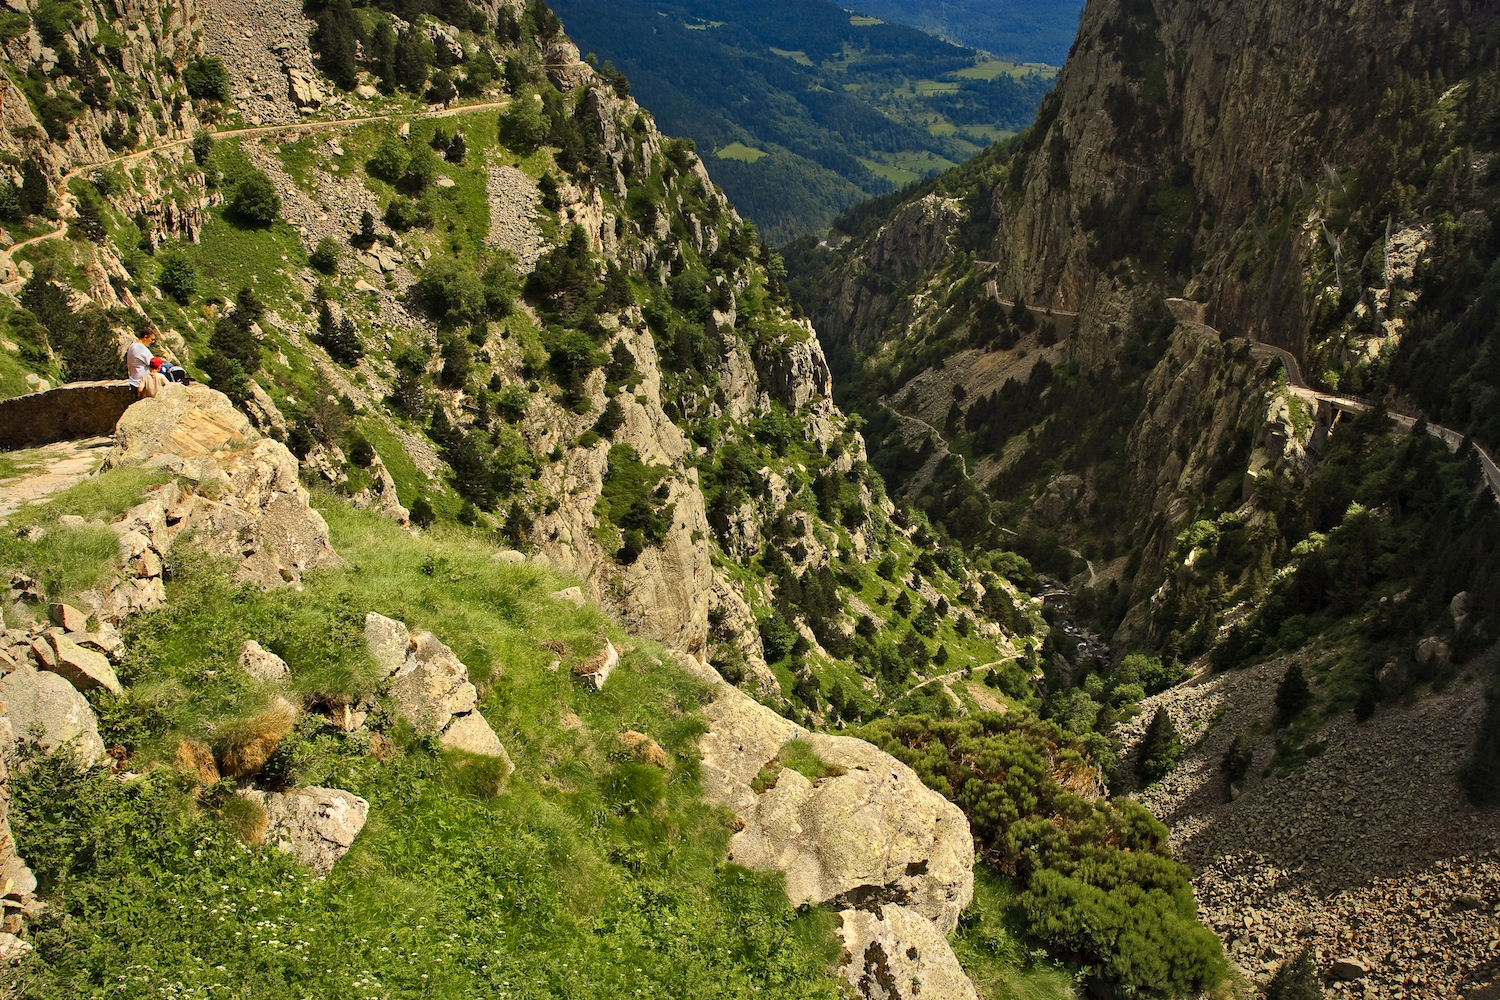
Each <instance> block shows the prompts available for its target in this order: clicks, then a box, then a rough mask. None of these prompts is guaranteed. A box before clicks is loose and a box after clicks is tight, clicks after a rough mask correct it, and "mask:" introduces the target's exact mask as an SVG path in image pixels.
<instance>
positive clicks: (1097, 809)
mask: <svg viewBox="0 0 1500 1000" xmlns="http://www.w3.org/2000/svg"><path fill="white" fill-rule="evenodd" d="M858 735H859V736H861V737H863V738H864V739H867V740H869V741H871V742H872V743H874V744H875V745H876V746H878V747H880V748H881V749H883V750H885V751H886V752H888V753H890V754H892V755H894V756H895V757H897V758H898V759H900V760H901V761H903V762H904V763H906V764H907V765H909V766H910V767H911V768H912V769H913V770H915V771H916V772H917V775H918V776H919V777H920V778H921V779H922V781H923V782H924V783H925V784H926V785H927V786H928V787H930V788H932V789H934V790H936V791H938V792H940V793H941V794H942V795H944V796H945V797H947V798H948V799H950V800H952V801H953V802H954V803H955V804H956V805H958V806H959V808H961V809H962V810H963V811H964V815H965V816H967V817H968V820H969V826H970V829H971V831H972V832H973V834H974V837H975V842H976V845H977V846H978V848H979V849H980V851H981V853H982V854H983V856H984V857H985V858H986V859H987V860H989V861H990V862H991V863H992V864H994V866H995V867H996V868H997V869H998V870H999V871H1001V872H1003V873H1005V874H1006V875H1008V876H1010V877H1011V878H1014V879H1015V880H1016V881H1017V882H1018V883H1019V884H1020V885H1022V886H1024V888H1025V891H1024V892H1023V893H1022V894H1021V896H1020V897H1019V900H1018V902H1019V905H1020V907H1021V909H1022V911H1023V912H1024V914H1025V916H1026V920H1027V930H1028V932H1029V933H1030V934H1031V935H1032V936H1034V937H1035V938H1036V939H1038V940H1039V941H1041V942H1042V943H1044V944H1045V945H1046V947H1047V949H1048V951H1049V953H1051V954H1052V955H1053V956H1055V957H1057V958H1062V959H1066V960H1068V961H1071V962H1076V963H1079V964H1080V965H1084V966H1088V967H1091V968H1093V969H1094V970H1096V971H1097V973H1098V974H1099V975H1101V976H1102V977H1103V978H1105V979H1107V980H1109V981H1110V982H1112V983H1114V984H1116V985H1117V986H1120V987H1124V988H1125V989H1126V990H1127V991H1135V992H1145V993H1189V992H1195V991H1203V990H1207V989H1209V988H1211V987H1213V986H1214V985H1216V984H1217V983H1218V982H1219V981H1220V979H1221V978H1222V976H1223V972H1224V959H1223V955H1222V952H1221V949H1220V946H1219V941H1218V938H1216V937H1215V936H1214V934H1213V933H1212V932H1211V931H1209V930H1208V929H1206V928H1205V927H1203V926H1202V925H1201V924H1199V923H1198V922H1197V918H1196V912H1197V911H1196V907H1195V905H1194V902H1193V893H1192V883H1191V881H1190V879H1189V875H1190V873H1189V872H1188V870H1187V869H1186V868H1185V867H1183V866H1182V865H1179V864H1176V863H1175V862H1173V861H1172V859H1171V857H1170V853H1169V848H1168V841H1167V830H1166V827H1164V826H1162V825H1161V824H1160V823H1159V822H1157V821H1156V819H1155V818H1154V817H1152V816H1151V814H1150V813H1148V812H1147V811H1146V810H1145V808H1144V807H1143V806H1141V805H1140V804H1139V803H1137V802H1134V801H1132V800H1130V799H1119V800H1107V799H1098V800H1095V801H1090V800H1088V799H1086V798H1082V797H1080V796H1078V795H1076V794H1074V793H1073V792H1070V791H1068V790H1067V789H1066V788H1065V787H1064V785H1063V779H1066V778H1070V777H1073V776H1077V775H1080V774H1084V773H1088V772H1090V771H1092V770H1093V768H1092V766H1091V764H1090V762H1089V761H1088V759H1087V756H1086V754H1085V752H1084V748H1083V745H1082V743H1081V742H1080V741H1079V740H1078V739H1076V738H1075V737H1072V736H1070V735H1069V734H1067V733H1065V732H1064V731H1063V730H1061V729H1059V728H1058V727H1057V726H1056V725H1054V724H1052V723H1050V722H1046V721H1043V720H1040V719H1037V718H1036V717H1035V716H1032V715H1031V714H1030V713H1025V712H1014V713H1006V714H998V713H980V714H975V715H971V716H968V717H966V718H963V719H948V720H934V719H932V718H930V717H927V716H903V717H901V718H897V719H882V720H880V721H878V722H875V723H872V724H870V725H868V726H866V727H864V728H863V729H861V730H859V732H858Z"/></svg>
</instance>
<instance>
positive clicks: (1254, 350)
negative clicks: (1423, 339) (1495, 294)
mask: <svg viewBox="0 0 1500 1000" xmlns="http://www.w3.org/2000/svg"><path fill="white" fill-rule="evenodd" d="M1195 307H1197V308H1195ZM1167 308H1168V309H1170V310H1171V311H1172V314H1173V315H1174V316H1176V317H1177V321H1178V322H1179V323H1181V324H1182V325H1183V326H1190V327H1193V328H1194V329H1198V330H1202V331H1204V332H1205V333H1211V334H1213V335H1214V336H1215V337H1217V338H1219V339H1221V340H1222V339H1223V334H1221V333H1220V332H1219V331H1218V330H1216V329H1214V328H1213V327H1211V326H1209V325H1208V324H1207V323H1204V322H1202V320H1201V319H1198V318H1196V317H1197V316H1199V315H1201V305H1200V303H1196V302H1188V301H1186V300H1184V299H1168V300H1167ZM1250 353H1251V354H1253V355H1255V356H1256V357H1259V358H1276V359H1279V360H1280V361H1281V363H1282V366H1283V367H1284V368H1285V369H1286V384H1287V388H1288V389H1289V390H1290V391H1291V393H1292V395H1294V396H1297V397H1299V398H1301V399H1305V400H1308V401H1310V402H1315V403H1316V402H1324V403H1327V404H1329V405H1330V406H1334V407H1337V408H1338V409H1340V410H1343V411H1345V412H1347V413H1363V412H1364V411H1366V410H1370V409H1374V407H1375V405H1376V404H1374V403H1371V402H1370V401H1369V400H1365V399H1359V398H1357V397H1354V396H1341V395H1339V394H1338V393H1334V392H1325V391H1323V390H1321V389H1314V388H1313V387H1312V386H1310V385H1308V384H1307V379H1306V378H1305V377H1304V376H1303V374H1302V365H1301V364H1299V363H1298V361H1297V359H1296V357H1295V356H1293V355H1292V353H1291V352H1290V351H1287V350H1283V349H1282V348H1280V347H1276V346H1274V345H1272V344H1265V343H1261V342H1260V341H1257V340H1252V341H1251V342H1250ZM1387 416H1389V417H1390V418H1391V420H1392V422H1394V423H1395V424H1396V425H1397V426H1398V427H1400V428H1402V429H1403V430H1408V431H1409V430H1411V429H1412V428H1413V427H1415V426H1416V423H1417V418H1416V417H1413V416H1409V415H1408V414H1405V413H1391V412H1389V411H1387ZM1427 433H1428V434H1431V435H1432V436H1433V437H1435V438H1438V439H1439V440H1441V441H1442V442H1443V443H1444V444H1446V445H1447V446H1448V450H1449V451H1457V450H1458V448H1459V446H1460V445H1461V444H1463V440H1464V436H1463V434H1461V433H1460V432H1458V431H1456V430H1454V429H1453V428H1451V427H1444V426H1442V425H1441V424H1434V423H1428V424H1427ZM1469 443H1470V444H1471V445H1473V447H1474V454H1475V455H1476V456H1477V457H1478V458H1479V467H1480V468H1481V469H1482V470H1483V471H1484V481H1485V484H1486V485H1488V486H1489V489H1490V493H1491V494H1492V495H1493V496H1494V497H1495V499H1496V501H1500V467H1497V466H1496V465H1495V459H1494V457H1493V456H1492V455H1491V454H1490V453H1489V452H1488V451H1486V450H1485V449H1484V448H1483V447H1481V446H1480V445H1479V443H1478V442H1477V441H1470V442H1469Z"/></svg>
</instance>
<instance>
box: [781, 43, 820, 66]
mask: <svg viewBox="0 0 1500 1000" xmlns="http://www.w3.org/2000/svg"><path fill="white" fill-rule="evenodd" d="M771 51H772V52H774V53H776V54H777V55H778V56H781V58H783V59H790V60H791V61H792V62H794V63H796V64H797V65H798V66H811V65H812V64H813V61H812V60H811V59H809V58H808V57H807V53H806V52H804V51H802V50H801V49H778V48H777V47H776V46H774V45H773V46H771Z"/></svg>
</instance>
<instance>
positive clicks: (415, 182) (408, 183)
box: [400, 143, 438, 194]
mask: <svg viewBox="0 0 1500 1000" xmlns="http://www.w3.org/2000/svg"><path fill="white" fill-rule="evenodd" d="M437 172H438V158H437V154H435V153H433V151H432V147H431V146H428V145H426V144H425V143H417V144H416V145H415V146H413V147H412V150H411V155H410V156H409V157H408V158H407V161H406V169H405V170H403V171H402V172H401V182H400V183H401V187H402V188H404V189H405V190H407V191H411V192H413V193H414V194H420V193H421V192H423V191H425V190H427V187H428V185H430V184H431V183H432V182H433V181H434V180H436V179H437Z"/></svg>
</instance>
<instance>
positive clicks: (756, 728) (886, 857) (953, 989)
mask: <svg viewBox="0 0 1500 1000" xmlns="http://www.w3.org/2000/svg"><path fill="white" fill-rule="evenodd" d="M684 666H687V667H688V668H689V669H692V670H694V671H695V672H696V673H697V674H698V675H699V676H702V677H704V678H705V679H709V680H711V681H713V682H715V689H716V697H715V699H714V701H713V702H712V703H710V704H709V706H708V707H707V709H706V714H707V716H708V719H709V731H708V732H707V733H706V734H705V735H704V736H703V738H702V740H701V741H700V743H699V751H700V753H701V754H702V766H703V777H704V786H705V789H706V791H707V793H708V795H709V797H710V798H711V799H714V800H715V801H718V802H722V803H723V804H724V805H726V806H727V807H728V808H729V809H730V810H731V811H733V812H734V814H735V816H736V817H737V820H738V822H739V823H740V824H743V826H742V827H741V828H740V829H739V831H738V832H737V833H735V835H734V836H733V837H731V838H730V841H729V858H730V860H732V861H734V862H735V863H737V864H743V865H746V866H747V867H751V868H759V869H770V870H779V871H783V872H785V873H786V887H787V895H788V897H789V898H790V899H791V900H792V902H794V903H799V904H800V903H804V902H808V903H814V904H820V905H826V906H829V907H831V908H833V909H834V910H836V911H837V912H839V914H840V918H841V920H842V922H843V923H842V930H841V935H842V937H843V939H844V941H845V944H846V949H847V950H846V953H845V955H846V957H845V961H844V963H843V965H842V967H841V974H842V975H844V976H845V977H846V978H847V979H848V980H849V981H850V982H851V983H852V984H853V985H854V987H855V989H856V990H857V991H858V992H859V995H860V996H862V997H866V998H868V1000H885V998H894V997H897V996H901V997H910V996H916V995H917V992H916V991H913V989H912V980H914V979H915V980H918V981H919V991H920V995H921V996H923V997H929V998H930V997H941V998H950V997H951V998H955V1000H963V998H971V997H973V996H974V995H975V994H974V990H973V986H972V985H971V984H970V983H969V981H968V979H967V977H966V976H964V974H963V972H962V970H961V969H960V968H959V966H958V962H957V960H956V959H955V958H954V957H953V952H952V949H951V948H949V946H948V943H947V938H946V935H947V934H948V933H949V932H950V931H952V930H953V928H954V927H955V926H957V924H958V917H959V914H960V913H961V912H962V911H963V909H964V907H965V906H967V905H968V904H969V901H970V899H971V898H972V897H973V892H974V873H973V865H974V842H973V838H972V837H971V835H970V833H969V823H968V820H967V819H966V818H965V817H964V814H963V813H962V811H960V810H959V809H958V807H957V806H955V805H953V804H952V803H951V802H949V801H948V800H947V799H945V798H943V797H942V796H941V795H939V794H938V793H936V792H934V791H932V790H931V789H929V788H927V787H926V786H925V785H923V784H922V782H921V780H920V779H919V778H918V777H917V776H916V773H915V772H913V771H912V770H911V769H910V768H908V767H907V766H906V765H904V764H902V763H901V762H900V761H898V760H896V759H895V758H894V757H892V756H890V755H889V754H886V753H884V752H883V751H880V750H878V749H876V748H875V747H874V746H872V745H870V744H869V743H866V742H864V741H863V740H857V739H852V738H849V737H844V736H828V735H825V734H821V733H811V732H808V731H807V730H805V729H803V728H802V727H801V726H798V725H796V724H795V723H792V722H790V721H788V720H786V719H784V718H782V717H781V716H779V715H777V714H776V713H775V712H773V711H771V710H770V709H768V708H766V707H765V706H763V705H760V704H758V703H757V702H755V701H754V700H752V699H751V698H750V697H749V696H747V695H745V694H744V693H742V692H740V691H739V690H737V689H735V688H732V687H730V686H729V685H727V684H724V683H723V681H722V680H720V679H718V677H717V675H714V674H713V671H712V670H710V669H708V668H703V667H699V666H697V664H696V661H692V660H691V658H684ZM793 740H802V741H805V742H806V744H807V745H808V746H809V747H810V748H811V750H812V751H813V752H814V754H816V756H817V757H818V758H819V759H821V761H822V762H823V764H824V776H822V777H818V778H809V777H807V776H805V775H804V774H802V773H801V772H799V771H796V770H793V769H791V768H781V769H780V770H779V773H778V772H777V771H776V768H777V766H778V761H777V758H778V755H779V754H780V753H781V752H782V750H783V748H784V747H785V746H786V745H787V744H788V743H790V742H791V741H793ZM757 787H759V788H763V789H764V790H763V791H757V790H756V789H757ZM893 956H894V957H893Z"/></svg>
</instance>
